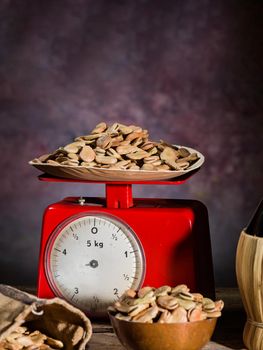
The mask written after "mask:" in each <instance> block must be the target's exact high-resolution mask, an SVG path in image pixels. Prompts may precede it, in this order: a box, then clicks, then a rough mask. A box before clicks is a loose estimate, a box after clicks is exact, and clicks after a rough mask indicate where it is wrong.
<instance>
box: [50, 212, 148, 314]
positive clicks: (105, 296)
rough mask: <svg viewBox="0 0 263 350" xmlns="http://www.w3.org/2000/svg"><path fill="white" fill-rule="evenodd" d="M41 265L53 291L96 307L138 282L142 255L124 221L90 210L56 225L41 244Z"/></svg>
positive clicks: (142, 272)
mask: <svg viewBox="0 0 263 350" xmlns="http://www.w3.org/2000/svg"><path fill="white" fill-rule="evenodd" d="M45 269H46V275H47V278H48V281H49V283H50V286H51V288H52V290H53V292H54V293H55V295H57V296H60V297H62V298H64V299H66V300H67V301H69V302H70V303H72V304H74V305H76V306H78V307H79V308H81V309H82V310H84V311H90V312H94V313H96V312H98V313H99V312H105V311H106V310H107V307H108V306H109V305H110V304H111V303H112V302H113V301H115V300H117V299H118V298H119V297H120V295H121V294H122V293H123V292H124V291H125V290H127V289H129V288H133V289H138V288H140V286H141V284H142V282H143V279H144V275H145V258H144V252H143V248H142V246H141V244H140V241H139V240H138V238H137V237H136V235H135V233H134V232H133V231H132V229H131V228H130V227H129V226H128V225H126V224H125V223H124V222H122V221H120V220H119V219H118V218H115V217H113V216H110V215H104V214H103V215H101V214H95V213H94V214H85V215H81V216H80V215H78V216H75V217H71V218H70V219H69V220H67V221H65V222H63V223H62V224H61V225H59V227H58V228H57V229H56V230H55V231H54V232H53V234H52V235H51V237H50V239H49V242H48V245H47V249H46V255H45Z"/></svg>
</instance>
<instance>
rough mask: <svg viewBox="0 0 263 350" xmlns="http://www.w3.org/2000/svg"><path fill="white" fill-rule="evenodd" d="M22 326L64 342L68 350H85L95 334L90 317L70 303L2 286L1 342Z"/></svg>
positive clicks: (0, 303) (0, 300) (0, 291)
mask: <svg viewBox="0 0 263 350" xmlns="http://www.w3.org/2000/svg"><path fill="white" fill-rule="evenodd" d="M21 325H25V326H28V327H29V328H30V329H32V330H39V331H40V332H41V333H44V334H46V335H47V336H49V337H52V338H55V339H58V340H61V341H62V342H63V343H64V349H65V350H84V348H85V345H86V344H87V342H88V341H89V339H90V337H91V334H92V327H91V323H90V321H89V319H88V318H87V316H86V315H85V314H84V313H83V312H82V311H80V310H79V309H77V308H75V307H73V306H72V305H70V304H68V303H67V302H66V301H64V300H62V299H59V298H54V299H39V298H37V297H35V296H33V295H31V294H28V293H25V292H21V291H20V290H18V289H15V288H12V287H10V286H6V285H2V284H0V341H2V340H3V339H5V337H7V336H8V335H9V334H10V333H11V332H12V331H14V330H15V329H16V328H17V327H19V326H21Z"/></svg>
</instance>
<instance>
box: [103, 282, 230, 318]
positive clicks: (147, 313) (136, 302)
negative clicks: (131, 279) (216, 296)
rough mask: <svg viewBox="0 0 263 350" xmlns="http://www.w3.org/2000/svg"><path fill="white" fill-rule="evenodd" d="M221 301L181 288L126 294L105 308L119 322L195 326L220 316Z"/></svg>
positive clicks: (128, 292) (183, 286)
mask: <svg viewBox="0 0 263 350" xmlns="http://www.w3.org/2000/svg"><path fill="white" fill-rule="evenodd" d="M223 307H224V302H223V301H222V300H218V301H215V302H214V301H213V300H211V299H209V298H205V297H204V296H203V295H202V294H200V293H190V289H189V288H188V287H187V286H186V285H185V284H181V285H178V286H176V287H174V288H172V287H170V286H162V287H160V288H157V289H155V288H152V287H144V288H142V289H140V290H139V291H137V292H136V291H134V290H133V289H129V290H127V291H126V292H125V293H124V294H123V295H122V296H121V297H120V299H119V300H118V301H116V302H115V303H114V304H113V305H112V306H110V307H109V308H108V311H109V312H110V313H111V314H114V315H115V317H116V318H118V319H120V320H126V321H132V322H146V323H177V322H194V321H201V320H205V319H207V318H214V317H220V316H221V310H222V309H223Z"/></svg>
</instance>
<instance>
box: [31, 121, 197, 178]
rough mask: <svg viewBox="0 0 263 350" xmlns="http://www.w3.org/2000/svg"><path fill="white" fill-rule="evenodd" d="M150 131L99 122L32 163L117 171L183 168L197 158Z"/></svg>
mask: <svg viewBox="0 0 263 350" xmlns="http://www.w3.org/2000/svg"><path fill="white" fill-rule="evenodd" d="M148 137H149V133H148V131H147V130H144V129H142V128H141V127H139V126H135V125H129V126H127V125H123V124H120V123H114V124H113V125H110V126H108V125H107V124H106V123H104V122H102V123H100V124H98V125H97V126H96V127H95V128H94V129H93V130H92V131H91V133H90V134H89V135H84V136H79V137H76V138H75V139H74V142H72V143H70V144H68V145H66V146H64V147H60V148H59V149H57V150H56V151H54V152H53V153H51V154H44V155H42V156H40V157H39V158H35V159H34V160H33V162H34V163H47V164H52V165H67V166H84V167H97V168H106V169H119V170H125V169H128V170H147V171H149V170H150V171H151V170H157V171H164V170H186V169H187V168H189V167H190V166H191V165H192V164H194V163H195V162H196V161H197V160H198V159H199V157H198V155H197V153H190V152H189V151H188V150H187V149H186V148H184V147H176V146H174V145H171V144H168V143H166V142H164V141H162V140H161V141H160V142H154V141H150V140H149V138H148Z"/></svg>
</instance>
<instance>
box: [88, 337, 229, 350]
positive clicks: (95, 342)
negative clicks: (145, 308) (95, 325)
mask: <svg viewBox="0 0 263 350" xmlns="http://www.w3.org/2000/svg"><path fill="white" fill-rule="evenodd" d="M86 349H87V350H124V349H125V348H124V347H123V346H122V345H121V344H120V342H119V341H118V339H117V337H116V336H115V334H113V333H95V334H93V336H92V338H91V340H90V342H89V345H88V346H87V348H86ZM227 349H231V348H229V347H225V346H223V345H220V344H218V343H215V342H209V343H208V344H207V345H206V346H205V347H204V348H203V350H227ZM160 350H161V349H160Z"/></svg>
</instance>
